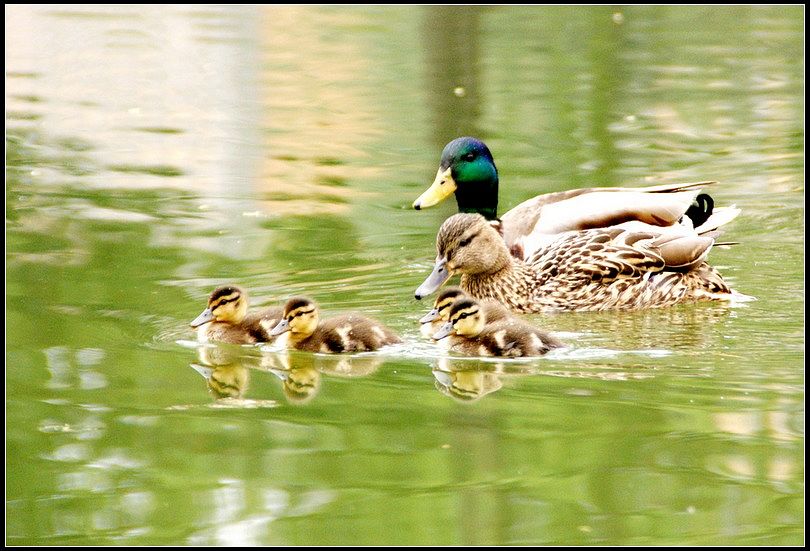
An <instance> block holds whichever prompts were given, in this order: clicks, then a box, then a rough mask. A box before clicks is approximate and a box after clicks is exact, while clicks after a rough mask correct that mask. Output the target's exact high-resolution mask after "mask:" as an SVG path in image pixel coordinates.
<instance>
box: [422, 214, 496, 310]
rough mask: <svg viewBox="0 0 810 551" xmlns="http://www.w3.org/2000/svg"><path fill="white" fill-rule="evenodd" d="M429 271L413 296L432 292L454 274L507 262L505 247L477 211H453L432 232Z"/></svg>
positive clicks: (479, 271) (489, 268)
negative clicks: (432, 261)
mask: <svg viewBox="0 0 810 551" xmlns="http://www.w3.org/2000/svg"><path fill="white" fill-rule="evenodd" d="M436 251H437V253H438V254H437V255H436V264H435V265H434V266H433V272H431V274H430V275H429V276H428V277H427V279H426V280H425V281H424V282H423V283H422V285H420V286H419V288H417V289H416V293H415V294H414V296H415V297H416V300H421V299H422V298H423V297H425V296H427V295H429V294H431V293H433V292H435V291H436V289H438V288H439V287H441V286H442V284H444V282H445V281H447V280H448V279H450V277H451V276H452V275H454V274H469V275H475V274H491V273H495V272H497V271H499V270H502V269H503V268H505V267H506V266H508V265H509V263H510V262H511V257H510V256H509V250H508V249H507V248H506V244H505V243H504V242H503V239H502V238H501V236H500V234H499V233H498V230H496V229H495V228H494V227H493V226H492V225H491V224H490V223H489V222H488V221H487V219H486V218H484V217H483V216H481V215H480V214H463V213H459V214H454V215H453V216H451V217H450V218H448V219H447V220H445V221H444V223H443V224H442V226H441V228H439V233H438V235H437V236H436Z"/></svg>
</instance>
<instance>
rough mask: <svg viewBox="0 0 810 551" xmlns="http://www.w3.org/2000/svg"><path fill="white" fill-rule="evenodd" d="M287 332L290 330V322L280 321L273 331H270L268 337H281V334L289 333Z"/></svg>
mask: <svg viewBox="0 0 810 551" xmlns="http://www.w3.org/2000/svg"><path fill="white" fill-rule="evenodd" d="M289 330H290V322H289V321H287V320H281V321H280V322H278V324H277V325H276V326H275V327H273V329H272V330H271V331H270V336H271V337H277V336H279V335H281V334H282V333H286V332H287V331H289Z"/></svg>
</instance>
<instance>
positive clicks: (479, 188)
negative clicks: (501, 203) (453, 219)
mask: <svg viewBox="0 0 810 551" xmlns="http://www.w3.org/2000/svg"><path fill="white" fill-rule="evenodd" d="M456 203H458V211H459V212H469V213H478V214H480V215H482V216H483V217H484V218H486V219H487V220H495V219H496V218H497V217H498V176H497V174H496V175H495V176H494V177H490V178H487V179H486V180H480V181H476V182H464V183H463V184H459V185H458V187H457V188H456Z"/></svg>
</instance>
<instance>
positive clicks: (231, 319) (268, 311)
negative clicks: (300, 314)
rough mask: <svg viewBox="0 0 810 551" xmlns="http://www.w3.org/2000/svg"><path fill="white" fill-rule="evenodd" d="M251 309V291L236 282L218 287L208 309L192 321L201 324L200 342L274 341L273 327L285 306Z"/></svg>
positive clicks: (197, 326)
mask: <svg viewBox="0 0 810 551" xmlns="http://www.w3.org/2000/svg"><path fill="white" fill-rule="evenodd" d="M247 309H248V295H247V292H246V291H245V290H244V289H242V288H241V287H237V286H236V285H223V286H222V287H217V288H216V289H214V291H213V292H212V293H211V295H210V296H209V297H208V304H207V306H206V308H205V310H203V311H202V313H201V314H200V315H199V316H197V317H196V318H195V319H194V321H192V322H191V324H190V325H191V327H195V328H197V340H198V341H199V342H209V341H217V342H225V343H231V344H252V343H257V342H271V341H272V340H273V339H274V337H273V336H271V335H270V330H271V329H273V327H275V326H276V324H277V323H278V322H279V320H280V319H281V315H282V309H281V308H279V307H277V306H276V307H271V308H264V309H262V310H259V311H257V312H253V313H251V314H248V313H247Z"/></svg>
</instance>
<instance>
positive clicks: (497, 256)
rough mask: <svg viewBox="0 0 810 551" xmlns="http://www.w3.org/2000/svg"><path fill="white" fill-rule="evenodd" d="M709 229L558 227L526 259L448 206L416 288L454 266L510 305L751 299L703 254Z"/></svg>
mask: <svg viewBox="0 0 810 551" xmlns="http://www.w3.org/2000/svg"><path fill="white" fill-rule="evenodd" d="M716 235H717V234H716V232H712V233H708V234H705V235H698V234H697V233H695V231H694V230H691V231H684V232H682V233H681V234H675V233H672V234H659V235H656V234H653V233H649V232H635V231H630V230H626V229H623V228H618V227H613V228H599V229H592V230H583V231H571V232H565V233H563V234H561V235H560V236H558V238H557V239H556V240H555V241H553V242H552V243H551V244H550V245H548V246H547V247H545V248H543V249H541V250H540V251H538V252H537V253H535V255H533V256H532V257H531V258H530V259H529V260H528V261H527V262H523V261H521V260H518V259H516V258H514V257H513V256H511V255H510V254H509V251H508V250H507V247H506V244H505V243H504V241H503V239H501V236H500V235H499V234H498V232H497V230H495V228H493V227H492V226H491V225H490V224H489V223H488V222H487V220H486V219H485V218H484V217H483V216H481V215H480V214H454V215H453V216H451V217H450V218H448V219H447V220H446V221H445V222H444V224H442V226H441V228H440V229H439V233H438V235H437V237H436V248H437V250H438V255H437V257H436V264H435V266H434V268H433V272H432V273H431V274H430V276H428V278H427V279H426V280H425V281H424V283H422V285H420V286H419V288H418V289H417V290H416V293H415V296H416V298H417V299H421V298H422V297H424V296H426V295H428V294H430V293H433V292H434V291H436V289H438V288H439V287H440V286H441V285H442V284H443V283H444V282H445V281H447V279H449V278H450V276H452V275H453V274H456V273H458V274H461V288H462V289H463V290H464V291H465V292H466V293H468V294H469V295H471V296H473V297H475V298H478V299H484V298H493V299H496V300H498V301H499V302H501V303H503V304H505V305H506V306H507V307H508V308H509V309H510V310H512V311H514V312H543V311H563V310H568V311H600V310H607V309H613V308H615V309H625V310H630V309H639V308H659V307H664V306H671V305H673V304H676V303H680V302H688V301H701V300H718V301H733V300H735V299H740V300H750V299H751V297H746V296H745V295H742V294H741V293H738V292H737V291H733V290H732V289H731V288H729V286H728V285H726V283H725V281H723V278H722V277H721V276H720V274H719V273H718V272H717V270H716V269H714V268H713V267H711V266H710V265H709V264H707V263H706V262H705V259H706V257H707V256H708V254H709V251H710V249H711V247H712V245H713V244H714V237H715V236H716Z"/></svg>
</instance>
